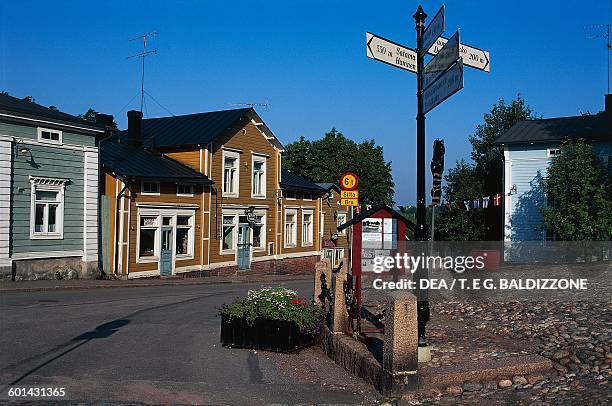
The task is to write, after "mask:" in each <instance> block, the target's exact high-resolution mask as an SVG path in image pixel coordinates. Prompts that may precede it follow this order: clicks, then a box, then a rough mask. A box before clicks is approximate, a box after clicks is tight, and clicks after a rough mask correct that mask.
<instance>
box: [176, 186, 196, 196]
mask: <svg viewBox="0 0 612 406" xmlns="http://www.w3.org/2000/svg"><path fill="white" fill-rule="evenodd" d="M176 195H177V196H190V197H191V196H193V195H194V187H193V185H181V184H178V185H176Z"/></svg>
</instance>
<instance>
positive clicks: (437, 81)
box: [341, 6, 490, 350]
mask: <svg viewBox="0 0 612 406" xmlns="http://www.w3.org/2000/svg"><path fill="white" fill-rule="evenodd" d="M444 13H445V8H444V6H442V7H441V8H440V10H439V11H438V12H437V13H436V15H435V16H434V17H433V18H432V19H431V22H430V23H429V25H428V26H427V28H425V19H426V18H427V14H426V13H425V11H423V7H421V6H419V7H418V9H417V11H416V13H414V15H413V16H412V17H413V18H414V21H415V24H416V50H413V49H410V48H408V47H405V46H403V45H399V44H397V43H395V42H393V41H389V40H386V39H383V38H382V37H377V36H375V35H374V34H370V33H366V53H367V56H368V57H369V58H372V59H376V60H378V61H381V62H384V63H387V64H390V65H392V66H395V67H398V68H402V69H404V70H407V71H409V72H413V73H416V77H417V116H416V122H417V123H416V124H417V126H416V127H417V128H416V141H417V174H416V175H417V176H416V177H417V182H416V184H417V212H416V221H417V224H416V228H415V230H414V234H415V239H416V240H417V241H427V230H426V228H425V224H426V222H425V114H426V113H428V112H429V111H431V110H432V109H433V108H435V107H436V106H438V105H439V104H440V103H442V102H443V101H444V100H446V99H448V98H449V97H450V96H452V95H453V94H455V93H456V92H458V91H459V90H461V89H462V88H463V66H464V65H465V66H469V67H471V68H475V69H479V70H482V71H485V72H489V71H490V65H489V62H490V58H489V52H487V51H484V50H482V49H479V48H475V47H471V46H468V45H465V44H461V43H460V41H459V32H458V31H457V33H456V34H455V35H453V37H452V38H450V39H446V38H444V37H442V34H443V33H444V30H445V27H444V25H445V17H444ZM447 42H448V43H450V45H449V46H448V47H446V46H445V45H446V44H447ZM378 46H380V48H379V47H378ZM372 47H374V48H372ZM388 47H391V48H395V52H394V50H393V49H391V50H389V49H387V48H388ZM383 48H384V49H383ZM457 48H458V50H457ZM400 49H401V51H402V54H403V55H406V58H407V59H409V60H410V61H411V62H410V64H409V65H404V63H403V62H402V61H401V60H398V59H397V58H396V56H397V55H396V54H397V50H400ZM438 53H441V54H443V55H441V56H440V57H434V58H433V59H432V61H431V62H430V63H429V64H428V65H427V67H426V68H424V65H425V55H426V54H430V55H436V54H438ZM412 56H414V58H413V57H412ZM408 66H410V68H408ZM425 70H427V72H425ZM426 76H427V78H426ZM341 183H342V182H341ZM426 271H427V270H423V269H420V270H419V271H418V272H416V273H415V278H416V279H417V280H416V284H417V286H420V281H419V280H420V279H422V278H423V276H424V274H426ZM417 293H418V304H417V306H418V319H419V322H418V325H419V326H418V328H419V347H427V339H426V337H425V327H426V325H427V322H428V321H429V300H428V299H429V298H428V295H427V291H423V292H417ZM423 349H424V350H426V348H423Z"/></svg>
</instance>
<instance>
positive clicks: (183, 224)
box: [175, 216, 193, 257]
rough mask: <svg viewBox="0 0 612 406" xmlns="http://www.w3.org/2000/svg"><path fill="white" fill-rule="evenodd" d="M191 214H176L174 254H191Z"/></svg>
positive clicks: (186, 255) (185, 255) (187, 255)
mask: <svg viewBox="0 0 612 406" xmlns="http://www.w3.org/2000/svg"><path fill="white" fill-rule="evenodd" d="M192 241H193V216H176V245H175V251H176V256H177V257H178V256H184V257H189V256H192V255H193V249H192V246H193V245H192Z"/></svg>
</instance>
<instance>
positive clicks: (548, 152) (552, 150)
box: [546, 148, 561, 158]
mask: <svg viewBox="0 0 612 406" xmlns="http://www.w3.org/2000/svg"><path fill="white" fill-rule="evenodd" d="M560 153H561V148H548V149H547V150H546V157H548V158H552V157H553V156H555V155H559V154H560Z"/></svg>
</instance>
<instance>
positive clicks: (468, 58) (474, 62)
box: [427, 37, 491, 72]
mask: <svg viewBox="0 0 612 406" xmlns="http://www.w3.org/2000/svg"><path fill="white" fill-rule="evenodd" d="M446 41H448V40H447V39H446V38H444V37H440V38H438V40H437V41H436V42H435V43H434V44H433V45H432V46H431V48H429V51H427V53H428V54H430V55H435V54H437V53H438V51H440V49H442V47H443V46H444V44H446ZM459 55H460V56H461V59H463V64H464V65H465V66H469V67H471V68H476V69H480V70H482V71H485V72H490V71H491V65H490V64H489V61H490V59H489V51H485V50H483V49H479V48H475V47H473V46H470V45H466V44H460V45H459Z"/></svg>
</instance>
